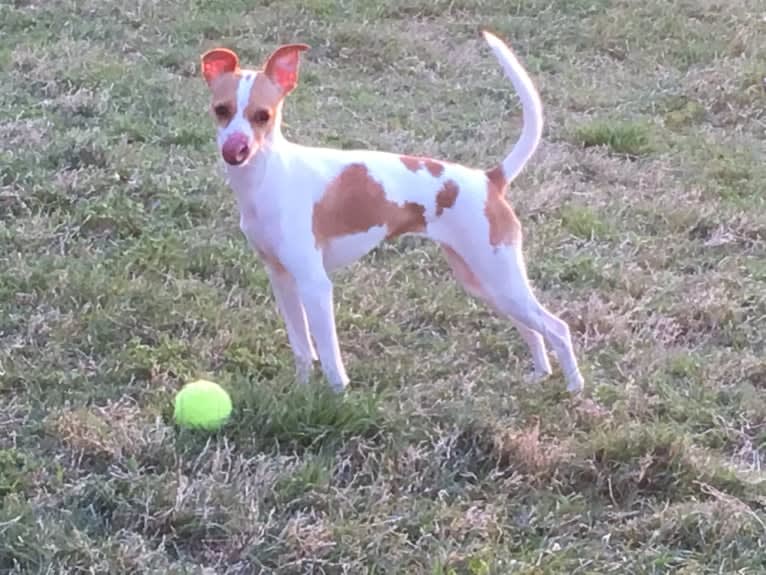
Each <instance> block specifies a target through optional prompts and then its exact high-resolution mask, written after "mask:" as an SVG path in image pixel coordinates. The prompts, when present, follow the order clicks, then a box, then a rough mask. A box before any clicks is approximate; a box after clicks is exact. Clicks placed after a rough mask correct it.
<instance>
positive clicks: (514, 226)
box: [484, 167, 521, 247]
mask: <svg viewBox="0 0 766 575" xmlns="http://www.w3.org/2000/svg"><path fill="white" fill-rule="evenodd" d="M506 186H507V182H506V181H505V175H504V174H503V171H502V167H499V168H495V169H493V170H489V171H488V172H487V201H486V203H485V204H484V214H485V215H486V216H487V221H488V222H489V243H490V244H491V245H493V246H495V247H497V246H500V245H511V244H515V243H518V242H520V241H521V222H519V219H518V218H517V217H516V214H514V213H513V209H512V208H511V206H510V204H509V203H508V201H507V200H506V199H505V196H504V194H505V188H506Z"/></svg>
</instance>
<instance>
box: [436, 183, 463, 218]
mask: <svg viewBox="0 0 766 575" xmlns="http://www.w3.org/2000/svg"><path fill="white" fill-rule="evenodd" d="M458 191H459V188H458V187H457V184H456V183H455V182H453V181H452V180H447V181H446V182H444V185H443V186H442V188H441V190H439V193H438V194H436V215H437V216H440V215H442V212H444V210H446V209H447V208H451V207H452V206H454V205H455V201H456V200H457V194H458Z"/></svg>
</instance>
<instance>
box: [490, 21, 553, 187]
mask: <svg viewBox="0 0 766 575" xmlns="http://www.w3.org/2000/svg"><path fill="white" fill-rule="evenodd" d="M482 34H483V35H484V39H485V40H486V41H487V43H488V44H489V47H490V48H492V51H493V52H494V53H495V56H496V57H497V59H498V60H499V61H500V64H501V65H502V66H503V70H504V71H505V74H506V75H507V76H508V78H509V79H510V80H511V83H512V84H513V87H514V88H516V91H517V92H518V94H519V99H520V100H521V109H522V117H523V121H524V125H523V126H522V129H521V136H520V137H519V140H518V141H517V142H516V145H515V146H514V147H513V149H512V150H511V153H510V154H508V155H507V156H506V157H505V159H504V160H503V162H502V163H501V164H500V165H499V166H497V167H496V168H494V169H492V170H490V171H488V176H489V178H490V179H491V180H492V181H494V182H495V183H496V184H500V185H499V186H497V187H499V188H500V189H501V190H502V189H504V188H505V185H506V184H508V183H509V182H511V181H513V179H514V178H515V177H516V176H518V175H519V172H521V170H522V169H523V168H524V166H525V165H526V164H527V162H528V161H529V159H530V158H531V157H532V154H534V153H535V150H536V149H537V146H538V144H539V143H540V137H541V136H542V133H543V105H542V102H541V101H540V96H539V94H538V93H537V89H536V88H535V86H534V84H533V83H532V80H531V79H530V77H529V75H528V74H527V72H526V70H525V69H524V67H523V66H522V65H521V63H520V62H519V61H518V60H517V59H516V56H515V55H514V54H513V52H511V50H510V48H508V46H507V45H506V44H505V43H504V42H503V41H502V40H501V39H500V38H498V37H497V36H495V35H494V34H492V33H491V32H487V31H486V30H482Z"/></svg>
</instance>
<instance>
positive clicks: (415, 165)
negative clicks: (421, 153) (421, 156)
mask: <svg viewBox="0 0 766 575" xmlns="http://www.w3.org/2000/svg"><path fill="white" fill-rule="evenodd" d="M399 159H400V160H401V161H402V164H404V167H405V168H407V169H408V170H409V171H410V172H417V171H418V170H419V169H420V160H418V159H417V158H413V157H412V156H399Z"/></svg>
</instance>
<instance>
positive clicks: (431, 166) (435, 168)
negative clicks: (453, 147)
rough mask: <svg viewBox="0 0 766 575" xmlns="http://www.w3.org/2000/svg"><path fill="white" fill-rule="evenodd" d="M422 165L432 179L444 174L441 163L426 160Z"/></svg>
mask: <svg viewBox="0 0 766 575" xmlns="http://www.w3.org/2000/svg"><path fill="white" fill-rule="evenodd" d="M423 163H424V164H425V166H426V170H428V173H429V174H431V175H432V176H433V177H434V178H438V177H439V176H441V175H442V174H443V173H444V165H443V164H442V163H441V162H437V161H436V160H431V159H428V160H424V161H423Z"/></svg>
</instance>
